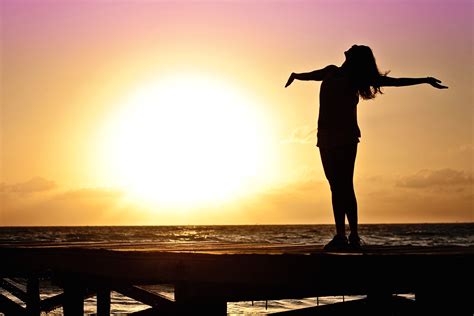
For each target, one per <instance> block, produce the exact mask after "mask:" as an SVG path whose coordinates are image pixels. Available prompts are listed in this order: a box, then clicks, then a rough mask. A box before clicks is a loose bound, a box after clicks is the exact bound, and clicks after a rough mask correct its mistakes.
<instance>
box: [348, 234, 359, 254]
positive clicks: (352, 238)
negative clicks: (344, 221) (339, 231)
mask: <svg viewBox="0 0 474 316" xmlns="http://www.w3.org/2000/svg"><path fill="white" fill-rule="evenodd" d="M349 248H350V249H351V250H361V249H362V240H361V239H360V237H359V235H355V234H350V235H349Z"/></svg>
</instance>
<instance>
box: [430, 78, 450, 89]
mask: <svg viewBox="0 0 474 316" xmlns="http://www.w3.org/2000/svg"><path fill="white" fill-rule="evenodd" d="M426 83H429V84H430V85H432V86H433V87H435V88H438V89H447V88H448V87H446V86H443V85H440V83H441V80H438V79H436V78H433V77H428V78H426Z"/></svg>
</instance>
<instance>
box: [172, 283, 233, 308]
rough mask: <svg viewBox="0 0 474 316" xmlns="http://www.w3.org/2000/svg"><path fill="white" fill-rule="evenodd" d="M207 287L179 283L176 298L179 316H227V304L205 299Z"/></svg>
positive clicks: (219, 300)
mask: <svg viewBox="0 0 474 316" xmlns="http://www.w3.org/2000/svg"><path fill="white" fill-rule="evenodd" d="M205 288H206V285H200V284H188V283H179V284H176V285H175V292H174V298H175V301H176V308H177V312H178V314H179V315H227V302H226V301H225V300H222V299H220V298H210V297H205V293H206V292H205Z"/></svg>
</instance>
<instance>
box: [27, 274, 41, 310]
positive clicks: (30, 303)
mask: <svg viewBox="0 0 474 316" xmlns="http://www.w3.org/2000/svg"><path fill="white" fill-rule="evenodd" d="M26 295H27V301H26V312H27V314H28V315H35V316H36V315H38V316H39V315H40V314H41V310H40V292H39V280H38V277H37V276H35V275H30V276H28V280H27V283H26Z"/></svg>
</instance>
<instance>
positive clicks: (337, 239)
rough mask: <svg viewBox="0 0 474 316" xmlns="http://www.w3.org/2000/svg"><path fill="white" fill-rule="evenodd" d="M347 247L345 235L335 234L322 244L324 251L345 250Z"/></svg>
mask: <svg viewBox="0 0 474 316" xmlns="http://www.w3.org/2000/svg"><path fill="white" fill-rule="evenodd" d="M348 248H349V243H348V242H347V237H346V236H342V235H336V236H334V238H333V239H332V240H331V241H330V242H328V243H327V244H326V246H324V248H323V249H324V250H325V251H337V250H347V249H348Z"/></svg>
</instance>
